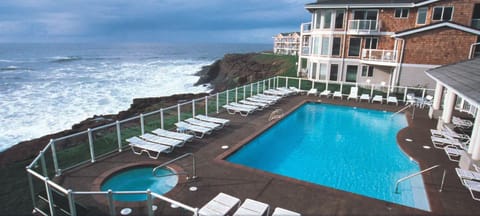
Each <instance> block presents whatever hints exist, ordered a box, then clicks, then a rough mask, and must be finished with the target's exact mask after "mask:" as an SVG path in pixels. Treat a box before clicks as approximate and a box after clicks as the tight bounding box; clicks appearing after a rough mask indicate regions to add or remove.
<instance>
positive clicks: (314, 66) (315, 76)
mask: <svg viewBox="0 0 480 216" xmlns="http://www.w3.org/2000/svg"><path fill="white" fill-rule="evenodd" d="M317 73H318V71H317V63H315V62H314V63H312V77H311V78H315V79H318V74H317Z"/></svg>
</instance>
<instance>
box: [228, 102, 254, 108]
mask: <svg viewBox="0 0 480 216" xmlns="http://www.w3.org/2000/svg"><path fill="white" fill-rule="evenodd" d="M229 105H231V106H236V107H242V108H246V109H254V110H257V109H260V107H259V106H254V105H246V104H239V103H236V102H231V103H229Z"/></svg>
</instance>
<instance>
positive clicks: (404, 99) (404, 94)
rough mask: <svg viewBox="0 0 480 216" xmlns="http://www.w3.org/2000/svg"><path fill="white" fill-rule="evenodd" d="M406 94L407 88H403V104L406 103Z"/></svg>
mask: <svg viewBox="0 0 480 216" xmlns="http://www.w3.org/2000/svg"><path fill="white" fill-rule="evenodd" d="M407 92H408V87H405V92H404V93H403V102H405V101H407Z"/></svg>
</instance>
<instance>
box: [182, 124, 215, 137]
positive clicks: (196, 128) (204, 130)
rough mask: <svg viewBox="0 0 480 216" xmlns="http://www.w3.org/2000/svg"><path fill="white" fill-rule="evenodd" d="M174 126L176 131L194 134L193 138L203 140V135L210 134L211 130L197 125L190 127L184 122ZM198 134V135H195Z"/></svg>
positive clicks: (190, 125)
mask: <svg viewBox="0 0 480 216" xmlns="http://www.w3.org/2000/svg"><path fill="white" fill-rule="evenodd" d="M175 126H177V131H186V132H190V133H193V134H195V137H197V138H200V139H201V138H203V136H205V134H211V133H212V130H213V129H211V128H206V127H201V126H197V125H192V124H188V123H186V122H177V123H175ZM197 134H199V135H197Z"/></svg>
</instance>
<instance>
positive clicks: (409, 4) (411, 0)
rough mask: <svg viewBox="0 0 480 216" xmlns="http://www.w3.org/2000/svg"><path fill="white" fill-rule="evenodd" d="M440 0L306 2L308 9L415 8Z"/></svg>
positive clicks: (321, 0)
mask: <svg viewBox="0 0 480 216" xmlns="http://www.w3.org/2000/svg"><path fill="white" fill-rule="evenodd" d="M438 1H440V0H317V2H314V3H310V4H306V5H305V8H306V9H316V8H347V7H348V8H398V7H403V8H414V7H420V6H424V5H428V4H431V3H435V2H438Z"/></svg>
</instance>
